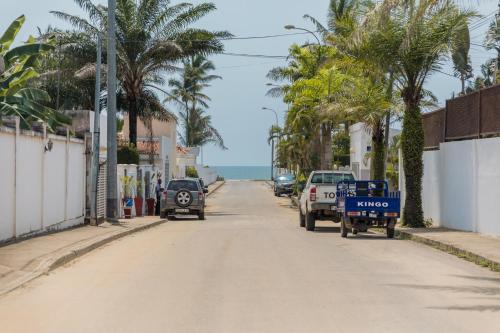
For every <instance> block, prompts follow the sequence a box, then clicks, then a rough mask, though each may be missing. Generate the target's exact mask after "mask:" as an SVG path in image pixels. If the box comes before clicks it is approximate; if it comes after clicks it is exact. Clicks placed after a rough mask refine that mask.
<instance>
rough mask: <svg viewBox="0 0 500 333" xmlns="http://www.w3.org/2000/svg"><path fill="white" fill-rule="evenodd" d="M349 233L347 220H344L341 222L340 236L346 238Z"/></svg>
mask: <svg viewBox="0 0 500 333" xmlns="http://www.w3.org/2000/svg"><path fill="white" fill-rule="evenodd" d="M348 233H349V230H347V227H346V225H345V219H344V218H342V221H341V222H340V236H341V237H342V238H346V237H347V234H348Z"/></svg>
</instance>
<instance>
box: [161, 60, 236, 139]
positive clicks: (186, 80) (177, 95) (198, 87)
mask: <svg viewBox="0 0 500 333" xmlns="http://www.w3.org/2000/svg"><path fill="white" fill-rule="evenodd" d="M214 69H215V66H214V64H213V62H212V61H210V60H208V59H207V58H206V57H205V56H202V55H196V56H191V57H189V58H188V59H185V60H184V61H183V69H182V71H181V77H180V79H171V80H169V86H170V87H172V88H173V89H172V90H171V92H170V97H168V98H167V101H174V102H176V104H177V105H178V106H179V107H180V108H181V112H179V114H180V116H181V119H182V123H183V124H182V125H183V127H184V133H183V136H182V137H181V140H182V141H183V143H184V145H186V146H187V147H196V146H203V145H204V144H206V143H209V142H211V143H215V144H216V145H218V146H219V147H221V148H222V149H226V147H225V146H224V141H223V140H222V137H221V135H220V134H219V132H218V131H217V130H216V129H215V128H214V127H213V126H212V124H211V117H210V116H208V115H205V114H204V111H203V109H202V108H208V107H209V106H208V102H210V97H208V96H207V95H206V94H205V93H204V92H203V90H204V89H205V88H207V87H209V86H210V82H212V81H214V80H217V79H221V77H220V76H218V75H213V74H209V72H210V71H212V70H214Z"/></svg>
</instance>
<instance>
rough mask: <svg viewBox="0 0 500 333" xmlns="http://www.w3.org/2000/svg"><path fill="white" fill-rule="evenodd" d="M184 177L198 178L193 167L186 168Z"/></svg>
mask: <svg viewBox="0 0 500 333" xmlns="http://www.w3.org/2000/svg"><path fill="white" fill-rule="evenodd" d="M186 177H191V178H198V171H196V168H195V167H194V166H187V167H186Z"/></svg>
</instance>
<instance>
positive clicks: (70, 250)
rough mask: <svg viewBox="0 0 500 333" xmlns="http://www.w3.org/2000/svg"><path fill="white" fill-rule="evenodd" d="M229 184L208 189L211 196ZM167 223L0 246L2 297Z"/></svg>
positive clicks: (143, 221) (149, 221) (150, 221)
mask: <svg viewBox="0 0 500 333" xmlns="http://www.w3.org/2000/svg"><path fill="white" fill-rule="evenodd" d="M224 183H225V182H223V181H218V182H215V183H214V184H212V185H210V186H209V187H208V189H209V194H208V195H207V196H210V195H211V194H212V193H215V191H217V190H218V189H219V188H220V187H221V186H222V185H224ZM164 222H166V220H165V219H161V218H160V217H158V216H146V217H140V218H134V219H129V220H120V222H119V224H111V223H108V222H105V223H103V224H101V225H100V226H98V227H93V226H89V225H85V226H81V227H77V228H74V229H69V230H65V231H61V232H57V233H53V234H48V235H44V236H39V237H34V238H29V239H26V240H23V241H20V242H18V243H13V244H9V245H6V246H3V247H0V296H1V295H3V294H5V293H7V292H9V291H11V290H14V289H16V288H18V287H20V286H22V285H23V284H25V283H27V282H29V281H31V280H33V279H35V278H37V277H39V276H40V275H43V274H46V273H47V272H49V271H51V270H53V269H55V268H57V267H59V266H61V265H63V264H65V263H67V262H69V261H71V260H73V259H75V258H77V257H79V256H82V255H84V254H85V253H87V252H90V251H92V250H94V249H96V248H98V247H100V246H102V245H104V244H107V243H109V242H111V241H113V240H116V239H118V238H121V237H124V236H127V235H130V234H132V233H135V232H139V231H142V230H145V229H148V228H151V227H154V226H157V225H159V224H162V223H164Z"/></svg>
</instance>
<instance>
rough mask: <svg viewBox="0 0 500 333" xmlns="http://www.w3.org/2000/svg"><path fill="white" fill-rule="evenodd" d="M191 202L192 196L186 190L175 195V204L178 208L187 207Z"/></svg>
mask: <svg viewBox="0 0 500 333" xmlns="http://www.w3.org/2000/svg"><path fill="white" fill-rule="evenodd" d="M191 202H193V196H192V194H191V192H189V191H188V190H179V191H177V193H175V203H176V204H177V205H179V206H180V207H187V206H189V205H190V204H191Z"/></svg>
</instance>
